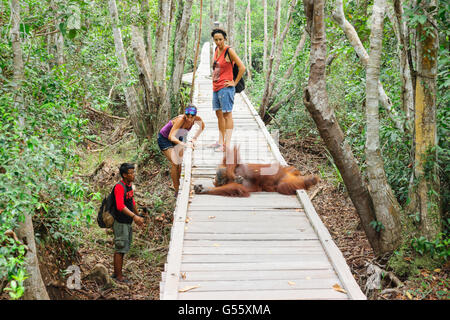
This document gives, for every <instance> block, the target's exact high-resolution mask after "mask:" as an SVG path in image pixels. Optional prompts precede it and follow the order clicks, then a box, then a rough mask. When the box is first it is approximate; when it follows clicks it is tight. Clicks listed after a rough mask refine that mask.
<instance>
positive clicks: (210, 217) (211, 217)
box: [208, 216, 216, 219]
mask: <svg viewBox="0 0 450 320" xmlns="http://www.w3.org/2000/svg"><path fill="white" fill-rule="evenodd" d="M215 217H216V216H209V217H208V219H214V218H215Z"/></svg>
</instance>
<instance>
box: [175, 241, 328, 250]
mask: <svg viewBox="0 0 450 320" xmlns="http://www.w3.org/2000/svg"><path fill="white" fill-rule="evenodd" d="M183 246H184V248H192V247H214V246H218V247H241V248H255V247H289V248H296V247H312V246H314V247H316V246H317V247H321V248H322V244H321V243H320V241H319V240H259V241H253V240H247V241H243V240H219V241H214V240H184V243H183Z"/></svg>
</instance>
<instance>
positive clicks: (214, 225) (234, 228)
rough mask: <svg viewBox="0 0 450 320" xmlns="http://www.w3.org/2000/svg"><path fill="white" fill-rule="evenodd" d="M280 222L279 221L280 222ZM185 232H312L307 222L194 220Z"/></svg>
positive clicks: (186, 227)
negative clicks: (268, 222) (272, 223)
mask: <svg viewBox="0 0 450 320" xmlns="http://www.w3.org/2000/svg"><path fill="white" fill-rule="evenodd" d="M280 223H281V222H280ZM185 232H186V233H215V234H218V233H224V234H242V233H245V234H249V235H250V234H255V233H256V234H258V233H285V234H301V233H305V232H309V233H312V232H313V229H312V228H311V226H310V225H309V224H305V225H268V224H267V223H257V222H254V223H251V224H249V223H246V222H226V221H224V222H194V223H189V224H188V225H186V226H185Z"/></svg>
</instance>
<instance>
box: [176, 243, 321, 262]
mask: <svg viewBox="0 0 450 320" xmlns="http://www.w3.org/2000/svg"><path fill="white" fill-rule="evenodd" d="M249 252H251V254H252V255H259V254H263V255H264V254H267V255H271V256H273V255H279V254H282V255H286V254H291V255H297V256H298V255H300V254H308V253H318V254H324V253H325V252H324V251H323V248H322V246H321V245H320V244H319V245H309V246H302V247H292V248H291V247H272V246H258V247H248V246H246V247H230V246H227V247H221V246H220V245H219V244H217V245H211V246H208V247H187V246H186V244H184V245H183V255H185V254H186V255H193V254H200V255H204V254H209V255H217V254H220V255H229V254H234V255H242V254H248V253H249ZM275 259H276V258H275Z"/></svg>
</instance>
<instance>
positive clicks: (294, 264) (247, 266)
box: [180, 260, 332, 272]
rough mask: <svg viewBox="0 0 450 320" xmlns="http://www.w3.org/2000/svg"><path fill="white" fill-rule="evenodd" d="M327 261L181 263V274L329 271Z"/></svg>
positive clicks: (329, 265) (329, 266)
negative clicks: (218, 271)
mask: <svg viewBox="0 0 450 320" xmlns="http://www.w3.org/2000/svg"><path fill="white" fill-rule="evenodd" d="M331 267H332V266H331V264H330V263H329V262H328V261H324V260H322V261H314V263H312V262H311V261H301V260H299V261H281V262H258V263H254V262H236V263H226V262H225V263H217V262H216V263H182V264H181V269H180V271H181V272H186V271H211V270H222V271H232V270H236V271H243V270H248V271H250V270H255V271H256V270H319V269H326V270H328V269H330V268H331Z"/></svg>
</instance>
